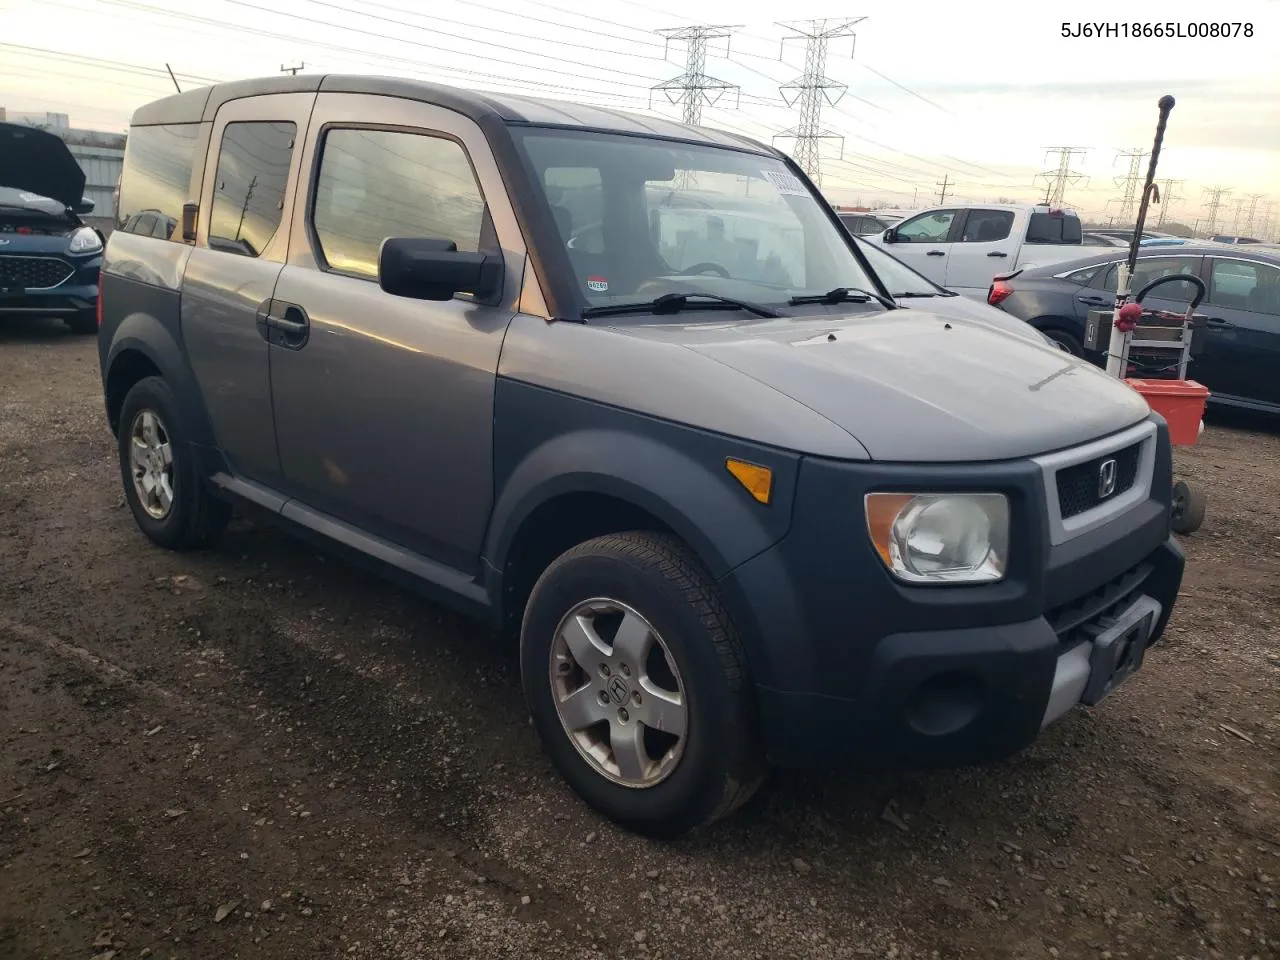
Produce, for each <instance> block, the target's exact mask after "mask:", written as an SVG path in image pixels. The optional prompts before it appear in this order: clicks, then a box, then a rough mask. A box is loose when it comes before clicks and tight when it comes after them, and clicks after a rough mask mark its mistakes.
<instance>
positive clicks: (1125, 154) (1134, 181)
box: [1115, 150, 1150, 225]
mask: <svg viewBox="0 0 1280 960" xmlns="http://www.w3.org/2000/svg"><path fill="white" fill-rule="evenodd" d="M1149 156H1150V152H1149V151H1147V150H1121V151H1119V152H1117V153H1116V160H1128V161H1129V172H1128V174H1127V175H1126V176H1124V177H1117V178H1116V179H1115V185H1116V186H1117V187H1119V188H1120V189H1121V191H1122V192H1121V194H1120V198H1119V203H1120V213H1119V214H1118V215H1117V216H1118V217H1119V219H1120V222H1121V223H1122V224H1126V225H1127V224H1129V223H1132V222H1133V221H1134V220H1136V219H1137V211H1136V210H1135V209H1134V204H1135V202H1136V200H1137V195H1138V185H1139V184H1141V183H1142V179H1143V178H1142V161H1143V160H1145V159H1147V157H1149Z"/></svg>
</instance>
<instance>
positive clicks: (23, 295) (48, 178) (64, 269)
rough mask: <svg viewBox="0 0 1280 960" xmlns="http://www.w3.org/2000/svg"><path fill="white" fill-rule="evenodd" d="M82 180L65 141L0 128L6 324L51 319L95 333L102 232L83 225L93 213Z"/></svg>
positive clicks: (0, 304)
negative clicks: (31, 317) (30, 316)
mask: <svg viewBox="0 0 1280 960" xmlns="http://www.w3.org/2000/svg"><path fill="white" fill-rule="evenodd" d="M84 179H85V178H84V171H83V170H81V169H80V164H79V163H77V162H76V159H75V157H73V156H72V155H71V151H70V150H68V149H67V145H66V144H65V143H64V142H63V141H62V140H61V139H60V138H59V137H57V136H55V135H54V134H52V133H48V132H47V131H44V130H41V129H38V128H35V127H25V126H20V125H18V124H12V123H0V321H3V319H4V318H5V317H10V316H16V315H24V314H35V315H47V316H57V317H61V318H62V319H63V320H64V321H65V322H66V324H67V325H68V326H69V327H71V329H72V330H74V331H76V332H77V333H93V332H94V331H95V330H97V327H98V318H97V315H98V309H97V308H98V268H99V267H100V266H101V264H102V234H101V233H99V232H98V231H97V230H95V229H94V228H93V227H90V226H86V225H85V224H84V222H83V221H81V219H80V214H87V213H91V212H92V211H93V201H91V200H89V199H87V198H86V197H84V195H83V194H84Z"/></svg>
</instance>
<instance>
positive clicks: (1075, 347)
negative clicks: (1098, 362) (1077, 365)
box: [1044, 330, 1084, 357]
mask: <svg viewBox="0 0 1280 960" xmlns="http://www.w3.org/2000/svg"><path fill="white" fill-rule="evenodd" d="M1044 335H1045V336H1046V337H1048V338H1049V339H1050V340H1052V341H1053V342H1054V343H1056V344H1057V345H1058V346H1059V347H1060V348H1062V349H1063V350H1064V351H1066V352H1067V353H1069V354H1071V355H1072V356H1073V357H1083V356H1084V346H1083V345H1082V344H1081V343H1080V341H1079V340H1077V339H1076V338H1075V337H1073V336H1072V335H1071V334H1069V333H1067V332H1066V331H1065V330H1046V331H1044Z"/></svg>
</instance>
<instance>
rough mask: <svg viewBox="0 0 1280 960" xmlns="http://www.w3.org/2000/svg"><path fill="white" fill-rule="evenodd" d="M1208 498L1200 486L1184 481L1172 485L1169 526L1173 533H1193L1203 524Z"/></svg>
mask: <svg viewBox="0 0 1280 960" xmlns="http://www.w3.org/2000/svg"><path fill="white" fill-rule="evenodd" d="M1208 499H1209V498H1208V497H1207V496H1206V495H1205V492H1204V489H1203V488H1202V487H1200V486H1198V485H1197V486H1193V485H1191V484H1189V483H1187V481H1185V480H1179V481H1178V482H1177V483H1175V484H1174V485H1173V516H1172V518H1171V525H1172V527H1173V531H1174V533H1183V534H1186V533H1195V532H1196V531H1197V530H1199V529H1200V526H1201V524H1203V523H1204V514H1205V509H1206V508H1207V507H1208Z"/></svg>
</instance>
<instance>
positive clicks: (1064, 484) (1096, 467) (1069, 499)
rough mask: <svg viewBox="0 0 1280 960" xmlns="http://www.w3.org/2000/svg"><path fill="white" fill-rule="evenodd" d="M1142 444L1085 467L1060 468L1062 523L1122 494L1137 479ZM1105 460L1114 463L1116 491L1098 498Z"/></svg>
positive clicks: (1059, 492)
mask: <svg viewBox="0 0 1280 960" xmlns="http://www.w3.org/2000/svg"><path fill="white" fill-rule="evenodd" d="M1141 454H1142V444H1141V443H1135V444H1132V445H1131V446H1128V447H1125V448H1124V449H1123V450H1117V451H1116V452H1115V453H1108V454H1104V455H1103V456H1101V457H1095V458H1094V459H1092V460H1087V461H1085V462H1084V463H1077V464H1073V465H1072V466H1070V467H1063V468H1062V469H1061V470H1059V471H1058V506H1059V508H1060V510H1061V511H1062V519H1063V520H1069V519H1070V518H1071V517H1074V516H1077V515H1079V514H1081V513H1084V512H1085V511H1086V510H1092V509H1093V508H1094V507H1096V506H1098V505H1099V504H1101V503H1102V502H1103V501H1104V500H1109V499H1111V498H1112V497H1114V496H1117V495H1119V494H1121V493H1124V492H1125V491H1126V490H1128V489H1129V488H1130V487H1132V486H1133V484H1134V482H1135V481H1136V480H1137V479H1138V461H1139V460H1140V459H1141ZM1108 460H1114V461H1115V462H1116V482H1115V489H1114V490H1112V491H1111V492H1109V493H1108V494H1107V495H1106V496H1105V497H1103V496H1102V495H1101V493H1102V489H1101V479H1102V465H1103V464H1104V463H1106V462H1107V461H1108Z"/></svg>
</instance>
